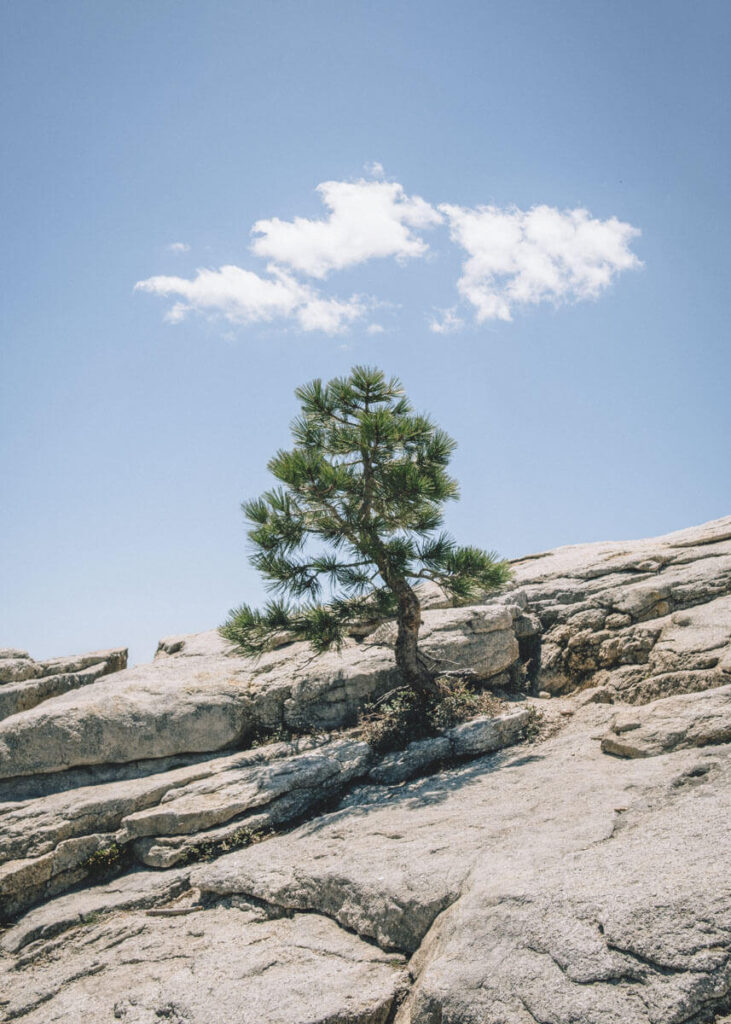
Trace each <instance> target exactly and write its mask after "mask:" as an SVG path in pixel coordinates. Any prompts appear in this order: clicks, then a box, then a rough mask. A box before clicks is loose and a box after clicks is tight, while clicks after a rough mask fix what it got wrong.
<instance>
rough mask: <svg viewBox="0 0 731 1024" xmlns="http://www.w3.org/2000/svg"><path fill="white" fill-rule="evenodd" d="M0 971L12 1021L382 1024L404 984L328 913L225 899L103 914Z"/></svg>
mask: <svg viewBox="0 0 731 1024" xmlns="http://www.w3.org/2000/svg"><path fill="white" fill-rule="evenodd" d="M0 971H2V973H0V989H1V990H2V991H3V992H4V993H6V994H5V995H4V996H3V1000H4V1002H5V1005H4V1007H3V1010H4V1019H5V1020H20V1021H22V1022H23V1024H70V1022H71V1021H88V1022H89V1024H92V1022H94V1024H96V1022H99V1024H101V1022H103V1021H104V1022H105V1021H110V1022H111V1021H116V1020H118V1021H123V1022H126V1024H157V1022H159V1021H172V1022H175V1024H213V1022H214V1021H216V1022H217V1021H221V1022H223V1021H225V1022H226V1024H262V1022H263V1021H267V1022H271V1024H334V1022H335V1021H343V1024H385V1021H386V1019H387V1017H388V1015H389V1013H390V1010H391V1007H392V1005H393V1003H394V1000H395V998H396V995H397V993H398V992H399V990H400V989H401V988H402V987H403V985H404V983H405V974H404V971H403V960H402V959H401V958H399V957H397V956H394V955H389V954H387V953H383V952H381V951H380V950H379V949H377V948H375V947H373V946H372V945H369V944H367V943H365V942H363V941H362V940H361V939H359V938H357V937H356V936H355V935H351V934H349V933H348V932H345V931H343V929H342V928H339V927H338V926H337V925H336V924H335V923H334V922H333V921H329V920H327V918H323V917H319V916H316V915H312V914H298V915H295V916H294V917H292V918H291V919H280V920H267V919H266V915H264V914H262V913H261V912H257V911H256V910H254V909H251V908H241V909H240V908H238V907H233V906H228V907H226V906H220V907H212V908H210V909H200V910H198V911H197V912H192V913H189V914H183V915H182V916H171V917H159V916H150V914H149V913H147V914H146V913H144V912H140V911H132V912H127V913H125V914H124V915H122V916H120V917H112V918H103V919H102V920H101V921H100V922H96V923H93V924H88V925H81V926H79V927H78V928H76V929H74V931H73V932H71V933H69V934H68V935H65V936H62V937H61V938H60V939H58V940H55V941H54V940H50V941H47V942H40V943H38V944H37V945H36V946H34V947H28V949H27V950H25V951H24V963H23V968H22V970H21V971H19V972H14V971H13V969H12V968H7V967H5V968H3V967H2V966H0ZM13 974H16V977H15V978H14V977H13ZM17 975H20V978H22V984H20V985H18V984H17V982H18V980H20V978H19V977H18V976H17Z"/></svg>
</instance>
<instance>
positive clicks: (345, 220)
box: [252, 180, 443, 278]
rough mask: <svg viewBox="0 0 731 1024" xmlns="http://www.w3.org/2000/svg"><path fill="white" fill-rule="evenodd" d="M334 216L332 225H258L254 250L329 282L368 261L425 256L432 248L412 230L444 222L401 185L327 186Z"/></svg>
mask: <svg viewBox="0 0 731 1024" xmlns="http://www.w3.org/2000/svg"><path fill="white" fill-rule="evenodd" d="M317 191H318V192H319V193H320V196H321V198H322V201H323V203H324V204H325V206H326V207H327V208H328V209H329V210H330V215H329V216H328V218H327V219H326V220H308V219H307V218H305V217H295V219H294V220H293V221H285V220H280V219H279V218H278V217H274V218H272V219H271V220H258V221H257V222H256V224H254V227H253V228H252V234H253V235H255V236H257V237H255V239H254V242H253V243H252V250H253V251H254V252H255V253H256V254H257V256H263V257H265V258H266V259H270V260H273V261H274V262H275V263H279V264H285V265H286V266H288V267H291V268H292V270H295V271H299V272H300V273H302V274H307V275H308V276H310V277H318V278H324V277H327V275H328V274H329V273H330V271H332V270H342V269H343V268H344V267H350V266H354V265H355V264H357V263H363V262H365V261H366V260H370V259H375V258H379V257H380V258H383V257H386V256H394V257H396V259H397V260H406V259H411V258H414V257H418V256H424V255H425V253H426V252H427V251H428V248H429V247H428V245H427V244H426V242H425V241H424V240H423V239H422V238H421V237H420V236H419V235H417V234H414V230H412V229H420V228H429V227H432V226H433V225H435V224H439V223H441V222H442V220H443V218H442V215H441V214H440V213H438V212H437V211H436V210H435V209H434V207H433V206H430V205H429V203H427V202H425V201H424V200H423V199H421V198H420V197H419V196H407V195H406V193H405V192H404V190H403V187H402V186H401V185H399V184H398V183H397V182H387V181H364V180H361V181H355V182H348V181H326V182H323V183H322V184H321V185H318V186H317Z"/></svg>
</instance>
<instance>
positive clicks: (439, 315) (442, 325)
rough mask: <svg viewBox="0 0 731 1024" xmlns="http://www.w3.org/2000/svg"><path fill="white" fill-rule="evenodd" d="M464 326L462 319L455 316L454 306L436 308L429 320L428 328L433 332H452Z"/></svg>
mask: <svg viewBox="0 0 731 1024" xmlns="http://www.w3.org/2000/svg"><path fill="white" fill-rule="evenodd" d="M463 327H464V320H463V319H462V317H461V316H457V310H456V307H454V306H453V307H452V308H451V309H438V310H436V313H435V315H434V316H433V317H432V318H431V320H430V321H429V330H430V331H433V332H434V333H435V334H453V333H454V332H455V331H461V330H462V328H463Z"/></svg>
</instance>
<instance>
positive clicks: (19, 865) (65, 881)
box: [0, 833, 114, 922]
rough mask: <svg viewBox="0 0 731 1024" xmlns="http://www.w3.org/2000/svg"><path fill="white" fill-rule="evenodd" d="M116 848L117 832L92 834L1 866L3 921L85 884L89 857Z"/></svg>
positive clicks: (1, 915)
mask: <svg viewBox="0 0 731 1024" xmlns="http://www.w3.org/2000/svg"><path fill="white" fill-rule="evenodd" d="M113 849H114V834H113V833H92V834H90V835H84V836H78V837H74V838H73V839H64V840H63V841H62V842H60V843H59V844H58V846H55V847H54V848H53V849H52V850H51V851H49V852H48V853H45V854H42V855H41V856H40V857H26V858H24V859H23V860H9V861H6V862H5V863H4V864H0V922H1V921H5V920H7V919H8V918H9V917H12V916H13V915H14V914H17V913H19V912H20V911H21V910H24V909H25V908H26V907H28V906H31V905H32V904H33V903H36V902H37V901H38V900H39V899H40V898H43V897H45V898H48V897H49V896H55V895H56V893H59V892H64V891H65V890H66V889H70V888H71V886H72V885H75V884H76V883H77V882H81V881H82V880H83V879H84V878H86V877H87V876H88V875H89V858H91V857H93V855H94V854H97V853H99V851H108V850H113Z"/></svg>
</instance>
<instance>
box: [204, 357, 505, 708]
mask: <svg viewBox="0 0 731 1024" xmlns="http://www.w3.org/2000/svg"><path fill="white" fill-rule="evenodd" d="M295 395H296V396H297V398H298V399H299V400H300V402H301V403H302V409H301V413H300V415H299V416H298V417H297V418H296V419H295V420H294V421H293V423H292V437H293V441H294V447H292V448H291V449H290V450H288V451H284V450H282V451H278V452H277V453H276V455H275V456H274V457H273V458H272V459H271V461H270V462H269V467H268V468H269V470H270V471H271V473H272V474H273V475H274V476H275V477H276V479H277V480H279V481H280V486H278V487H275V488H273V489H272V490H270V491H267V492H266V493H265V494H263V495H262V496H261V497H260V498H255V499H254V500H252V501H246V502H244V503H243V505H242V508H243V511H244V513H245V515H246V518H247V520H248V521H249V523H250V524H251V529H250V530H249V539H250V540H251V542H252V544H253V545H254V549H255V551H254V554H253V555H252V557H251V563H252V564H253V565H254V566H255V568H257V569H258V570H259V571H260V572H261V573H262V574H263V575H264V577H265V578H266V580H267V583H268V586H269V588H270V589H271V590H272V591H274V592H278V593H279V594H280V595H283V596H282V597H280V598H279V599H275V600H272V601H270V602H268V603H267V604H266V606H265V607H264V608H263V610H256V609H253V608H251V607H250V606H249V605H246V604H244V605H242V606H241V607H240V608H236V609H234V610H233V611H231V612H230V613H229V617H228V619H227V621H226V623H225V624H224V625H223V626H222V627H221V633H222V635H223V636H224V637H225V638H226V639H227V640H229V641H231V642H232V643H233V644H235V645H236V647H238V649H240V650H241V651H243V652H244V653H247V654H259V653H261V652H263V651H265V650H267V649H269V648H271V647H272V646H273V645H274V644H276V643H277V642H280V641H281V639H282V637H283V635H284V636H289V637H291V638H292V639H306V640H309V641H310V643H311V645H312V647H313V648H314V650H315V651H316V652H318V653H321V652H323V651H325V650H328V649H329V648H330V647H332V646H336V647H338V646H339V645H340V644H341V643H342V640H343V638H344V636H345V634H346V631H347V629H348V626H351V625H353V624H354V623H355V622H357V621H359V620H362V619H363V618H364V617H367V618H373V617H378V618H381V617H383V618H386V617H388V616H394V615H395V617H396V620H397V623H398V631H397V639H396V644H395V656H396V663H397V665H398V668H399V669H400V671H401V675H402V677H403V680H404V682H405V683H407V684H408V685H409V686H411V688H412V689H413V690H414V691H415V692H416V694H417V695H418V696H419V698H420V699H421V700H427V699H428V698H429V697H430V696H431V695H434V694H436V693H437V685H436V683H435V681H434V678H433V674H432V673H431V672H430V671H429V666H428V665H427V663H426V661H425V659H424V657H423V656H422V655H421V654H420V652H419V647H418V638H419V627H420V625H421V607H420V603H419V597H418V593H417V591H416V590H415V589H414V587H415V585H416V584H418V582H419V581H420V580H433V581H435V582H436V583H438V584H439V585H440V586H441V587H442V588H443V589H444V590H445V591H446V592H447V593H449V594H450V595H452V596H454V597H456V598H458V599H462V600H469V599H470V598H473V597H476V596H477V595H479V594H482V593H484V592H485V591H488V590H491V589H494V588H495V587H497V586H499V585H500V584H502V583H504V582H505V581H506V580H507V579H509V577H510V570H509V568H508V565H507V563H506V562H504V561H501V560H499V559H498V558H497V557H496V555H495V554H494V552H493V553H491V552H486V551H482V550H480V549H479V548H475V547H458V546H457V545H456V544H455V542H454V540H453V539H452V538H451V537H450V536H449V535H448V534H446V533H444V532H443V531H441V530H440V527H441V525H442V521H443V514H442V508H443V505H444V503H445V502H446V501H448V500H449V499H455V498H457V497H458V489H457V483H456V481H455V480H454V479H453V478H452V477H451V476H449V474H448V473H447V469H446V467H447V465H448V463H449V459H450V456H451V455H452V453H453V451H454V449H455V447H456V445H455V442H454V441H453V440H452V438H451V437H449V436H448V434H446V433H445V432H444V431H443V430H441V429H440V428H439V427H437V426H436V425H435V424H434V423H433V422H432V420H431V419H430V418H429V417H427V416H424V415H420V414H415V413H414V411H413V408H412V406H411V404H410V402H409V401H408V399H407V398H406V397H405V395H404V391H403V387H402V385H401V382H400V381H399V380H398V379H396V378H391V379H390V380H388V379H386V377H385V376H384V374H383V372H382V371H381V370H377V369H371V368H369V367H363V366H356V367H355V368H354V369H353V370H352V371H351V373H350V376H348V377H342V378H335V379H334V380H331V381H329V382H328V383H327V384H323V383H322V381H320V380H314V381H312V382H311V383H310V384H305V385H304V386H303V387H300V388H297V390H296V391H295ZM317 541H319V542H321V543H322V542H324V545H325V548H324V550H317V549H316V548H315V544H316V542H317ZM291 599H294V602H295V603H290V602H291ZM297 602H299V603H297Z"/></svg>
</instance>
